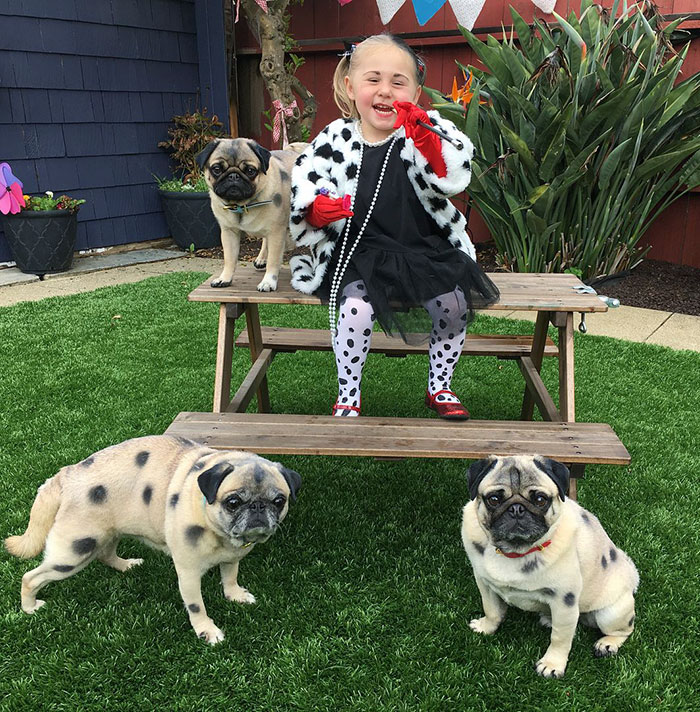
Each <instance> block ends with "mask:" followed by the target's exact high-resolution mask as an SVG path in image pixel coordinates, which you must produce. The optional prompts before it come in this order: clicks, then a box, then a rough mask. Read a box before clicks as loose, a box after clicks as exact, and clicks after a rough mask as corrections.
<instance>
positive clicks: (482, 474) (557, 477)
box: [469, 456, 569, 550]
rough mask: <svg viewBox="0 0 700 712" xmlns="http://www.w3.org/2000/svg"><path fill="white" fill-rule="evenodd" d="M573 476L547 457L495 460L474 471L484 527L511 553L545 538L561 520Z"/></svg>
mask: <svg viewBox="0 0 700 712" xmlns="http://www.w3.org/2000/svg"><path fill="white" fill-rule="evenodd" d="M568 478H569V472H568V470H567V468H566V467H565V466H564V465H562V464H561V463H559V462H556V461H555V460H550V459H549V458H544V457H504V458H496V457H493V456H492V457H491V458H488V459H486V460H480V461H479V462H477V463H474V464H473V465H472V466H471V468H470V469H469V486H470V493H471V494H472V499H474V498H475V499H476V500H477V516H478V518H479V522H480V523H481V525H482V526H483V527H484V529H485V530H486V531H487V532H488V533H489V535H490V537H491V540H492V542H493V544H494V545H495V546H497V547H502V548H504V549H508V550H515V549H518V548H521V547H527V546H530V545H531V544H533V543H534V542H536V541H537V540H538V539H540V538H542V537H543V536H544V535H545V534H546V533H547V532H548V531H549V529H551V527H552V525H553V524H554V523H555V522H556V520H557V519H558V518H559V515H560V513H561V505H562V503H563V501H564V498H565V491H566V487H567V485H568Z"/></svg>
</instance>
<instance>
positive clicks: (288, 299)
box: [167, 267, 629, 496]
mask: <svg viewBox="0 0 700 712" xmlns="http://www.w3.org/2000/svg"><path fill="white" fill-rule="evenodd" d="M489 277H491V279H492V280H493V282H494V283H495V284H496V286H497V287H498V289H499V290H500V294H501V296H500V299H499V301H498V302H496V303H495V304H492V305H491V306H489V307H487V308H486V310H485V311H487V312H489V313H493V314H494V315H497V314H498V313H499V312H501V313H502V312H512V311H522V312H536V314H537V317H536V321H535V325H534V329H533V333H532V336H522V335H520V336H505V335H484V334H468V335H467V338H466V340H465V344H464V348H463V351H462V354H463V355H489V356H497V357H499V358H503V359H514V360H516V361H517V363H518V366H519V367H520V371H521V373H522V375H523V378H524V381H525V391H524V396H523V401H522V408H521V414H520V417H521V420H520V421H514V422H503V421H473V420H471V421H466V422H462V423H456V422H450V423H446V422H444V421H440V422H436V421H435V420H434V419H431V420H428V419H416V418H413V419H409V418H384V419H381V418H366V417H364V416H362V417H361V418H360V419H357V420H360V421H362V422H363V423H364V425H362V424H358V423H354V424H353V423H347V422H343V423H340V422H338V421H350V420H353V421H354V420H356V419H354V418H352V419H351V418H336V419H331V416H329V415H327V414H324V415H314V416H291V415H283V414H276V415H272V414H271V407H270V397H269V392H268V385H267V371H268V368H269V366H270V363H271V362H272V359H273V358H274V356H275V354H276V353H280V352H294V351H298V350H325V351H331V350H332V347H331V339H330V333H329V331H328V330H327V329H325V330H314V329H289V328H279V327H269V326H267V327H263V326H262V325H261V324H260V316H259V311H258V306H259V305H260V304H320V303H321V302H320V300H319V299H318V298H317V297H314V296H310V295H306V294H302V293H301V292H298V291H296V290H295V289H293V288H292V287H291V285H290V273H289V269H288V268H283V269H282V271H281V272H280V276H279V284H278V289H277V291H275V292H258V291H257V289H256V285H257V283H258V282H259V280H260V275H259V273H258V272H257V271H256V270H254V269H253V268H251V267H249V268H245V267H243V268H241V267H239V268H238V270H237V271H236V274H235V277H234V283H233V285H231V286H230V287H225V288H214V287H211V286H210V281H211V279H207V280H206V281H205V282H203V283H202V284H201V285H200V286H198V287H197V288H196V289H195V290H194V291H192V292H191V293H190V295H189V299H190V300H191V301H196V302H215V303H218V304H219V305H220V306H219V327H218V344H217V356H216V370H215V379H214V406H213V411H214V412H213V413H211V414H208V415H207V414H203V413H181V414H180V416H178V418H176V419H175V421H174V422H173V424H172V425H171V426H170V428H169V429H168V431H167V432H171V433H175V434H180V435H186V436H187V437H192V438H194V439H199V440H200V441H201V442H209V443H210V444H211V445H212V446H213V447H224V448H225V447H231V448H238V449H240V448H242V449H250V450H253V451H255V452H275V453H285V452H294V453H311V454H313V453H318V454H357V455H373V456H382V455H384V456H389V457H391V456H393V457H395V456H399V455H403V456H405V457H440V456H442V457H481V456H484V455H485V454H490V453H495V454H525V453H528V452H530V453H532V454H535V453H536V454H541V455H546V456H549V457H556V458H557V459H560V460H561V461H563V462H567V463H569V464H571V465H573V467H572V474H573V475H574V476H581V475H582V474H583V466H584V464H585V463H586V462H610V463H616V464H626V463H628V462H629V453H628V452H627V450H626V449H625V447H624V445H622V443H621V442H620V441H619V440H618V439H617V436H616V435H615V434H614V433H613V432H612V429H611V428H610V427H609V426H607V425H604V424H590V423H585V424H577V423H576V416H575V391H574V315H575V314H576V313H587V312H605V311H607V309H608V307H607V305H606V304H605V303H604V302H603V301H602V300H601V299H599V298H598V296H597V295H595V294H586V293H579V292H577V291H576V288H577V287H578V288H580V287H583V286H585V285H583V283H582V282H581V281H580V280H579V279H578V278H577V277H576V276H575V275H571V274H511V273H500V272H495V273H491V274H489ZM241 316H245V318H246V329H245V330H244V331H243V332H242V333H241V334H240V335H239V338H238V341H237V342H236V345H237V346H240V347H245V348H248V349H250V354H251V362H252V363H251V367H250V369H249V371H248V373H247V374H246V375H245V377H244V379H243V382H242V384H241V386H240V387H239V388H238V390H237V392H236V393H235V394H234V395H233V397H232V396H231V380H232V378H231V377H232V373H231V369H232V356H233V349H234V327H235V323H236V320H237V319H239V318H240V317H241ZM550 323H551V324H553V325H554V326H555V327H556V328H557V330H558V333H559V338H558V345H557V344H555V343H554V342H553V341H552V340H551V339H549V338H548V336H547V329H548V326H549V324H550ZM371 351H372V352H375V353H376V352H380V353H384V354H387V355H393V356H404V355H409V354H416V353H427V351H428V344H427V341H426V343H425V344H424V345H419V346H411V345H407V344H405V343H404V342H403V341H402V340H400V339H395V338H389V337H387V336H386V335H384V334H383V333H375V334H373V336H372V345H371ZM545 356H548V357H553V358H557V359H558V361H559V383H558V391H559V392H558V395H559V406H558V407H557V405H556V404H555V401H554V399H553V398H552V395H551V394H550V393H549V392H548V390H547V388H546V386H545V384H544V382H543V381H542V378H541V376H540V369H541V366H542V361H543V358H544V357H545ZM256 394H257V405H258V411H259V413H260V414H263V415H259V416H256V417H255V418H253V417H252V416H253V414H246V413H245V411H246V408H247V406H248V404H249V403H250V402H251V400H252V398H253V397H254V396H255V395H256ZM535 405H536V406H537V407H538V409H539V411H540V413H541V414H542V418H543V420H544V421H545V422H544V423H539V422H538V423H528V424H527V426H526V424H525V423H524V422H523V421H531V420H532V416H533V411H534V406H535ZM264 414H268V415H264ZM268 421H269V423H268ZM370 421H372V422H371V423H370ZM273 422H274V424H275V426H274V429H275V432H276V433H277V435H276V436H275V435H274V433H273V434H272V435H270V433H266V431H265V423H268V425H272V423H273ZM246 423H247V424H249V426H250V427H246ZM283 424H286V426H287V427H286V428H284V427H281V426H282V425H283ZM484 424H487V425H484ZM518 424H520V425H518ZM584 426H585V427H584ZM368 427H372V428H373V434H374V435H375V436H376V437H375V438H374V439H373V440H368V439H367V436H368V435H369V433H370V431H369V430H365V432H364V433H362V430H361V429H360V428H368ZM426 427H429V428H438V429H439V430H435V431H434V432H433V433H432V437H433V438H435V436H437V435H438V434H439V435H440V438H438V439H437V440H435V441H434V442H435V445H434V446H433V447H432V449H431V447H430V446H429V445H428V444H426V443H425V442H423V441H422V437H423V435H424V433H426V432H427V431H425V428H426ZM329 428H332V429H333V430H332V431H331V430H329ZM331 432H333V433H335V436H336V437H334V438H333V437H331V436H330V433H331ZM224 433H225V435H224ZM256 433H257V436H256ZM329 438H330V440H329ZM421 442H422V444H421ZM362 443H364V446H363V445H362ZM368 443H369V444H368ZM290 448H291V449H290ZM389 453H390V454H389ZM572 496H575V480H572Z"/></svg>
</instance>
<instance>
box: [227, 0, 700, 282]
mask: <svg viewBox="0 0 700 712" xmlns="http://www.w3.org/2000/svg"><path fill="white" fill-rule="evenodd" d="M602 4H603V5H604V6H606V7H610V6H611V4H612V2H611V0H605V1H604V2H603V3H602ZM511 5H512V6H513V7H514V8H515V9H516V10H517V11H518V12H519V13H520V15H522V16H523V18H525V19H526V20H530V18H532V17H533V16H535V15H536V16H537V17H540V18H542V19H544V20H547V21H550V22H551V21H554V20H555V18H554V17H553V16H551V15H544V14H543V13H542V12H541V11H540V10H538V9H537V8H536V7H535V5H533V4H532V2H531V0H486V4H485V6H484V8H483V10H482V12H481V14H480V15H479V18H478V19H477V23H476V26H475V28H474V32H475V33H477V34H481V33H483V34H486V33H488V34H493V35H495V36H498V35H499V33H500V27H501V23H503V25H505V26H506V28H508V27H509V26H510V24H511V16H510V12H509V9H508V8H509V6H511ZM657 5H658V7H659V9H660V11H661V12H663V13H665V14H666V15H667V16H668V15H671V16H673V15H678V14H687V13H694V18H693V19H692V20H690V21H687V22H686V23H685V24H684V27H687V28H692V27H700V2H699V0H657ZM691 6H692V7H691ZM579 8H580V2H579V0H573V1H571V0H558V1H557V4H556V7H555V10H556V12H557V13H558V14H560V15H563V16H566V15H568V14H569V12H572V11H575V12H578V10H579ZM456 29H457V21H456V19H455V16H454V14H453V12H452V9H451V8H450V6H449V3H445V5H444V6H443V7H442V8H441V9H440V10H439V11H438V12H437V14H436V15H435V16H434V17H433V18H432V19H431V20H430V21H429V22H428V23H427V24H425V25H423V26H422V27H421V26H420V25H418V22H417V20H416V18H415V14H414V11H413V5H412V3H411V0H406V2H405V3H404V5H403V6H402V7H401V9H400V10H399V11H398V12H397V13H396V14H395V15H394V18H393V19H392V21H391V22H390V23H389V24H388V25H386V26H384V25H382V23H381V20H380V18H379V11H378V9H377V5H376V2H375V0H352V1H351V2H350V3H349V4H348V5H344V6H341V5H340V4H339V3H338V1H337V0H305V2H304V3H303V5H295V6H294V7H293V9H292V15H291V23H290V34H291V35H292V36H293V37H294V39H295V40H296V41H297V42H298V43H299V47H298V49H296V50H295V53H296V54H299V55H302V56H303V57H304V58H305V60H306V61H305V63H304V65H303V66H302V67H301V68H300V69H299V71H298V73H297V74H298V76H299V79H300V80H301V81H302V82H303V83H304V85H305V86H306V87H307V88H308V89H309V90H310V91H311V92H312V93H313V94H314V95H315V97H316V99H317V101H318V111H317V114H316V120H315V123H314V132H318V131H320V130H321V129H322V128H323V127H324V126H325V125H326V124H328V123H330V122H331V121H333V119H336V118H338V116H339V115H340V114H339V112H338V109H337V107H336V106H335V103H334V102H333V89H332V78H333V72H334V70H335V67H336V65H337V63H338V53H339V52H342V50H343V39H345V40H349V41H352V40H354V39H357V38H359V37H363V36H367V35H371V34H375V33H378V32H383V31H388V32H393V33H396V34H402V35H405V34H406V33H410V35H413V37H411V36H409V37H406V41H407V42H408V43H409V44H410V45H412V46H413V47H414V48H415V49H416V50H417V51H419V53H420V54H421V56H422V57H423V58H424V60H425V62H426V65H427V74H426V82H425V83H426V86H429V87H433V88H436V89H440V90H441V91H449V90H450V88H451V87H452V78H453V77H457V78H458V80H460V79H461V73H460V72H459V70H458V68H457V66H456V64H455V60H458V61H459V62H461V63H462V64H475V65H477V66H478V61H477V60H476V58H475V56H474V55H473V53H472V52H471V50H470V49H469V48H468V45H467V43H466V41H465V40H464V39H463V38H462V36H461V35H457V36H448V37H445V36H441V33H442V34H444V32H445V31H455V30H456ZM415 35H418V37H416V36H415ZM236 45H237V52H238V54H239V55H250V54H258V53H259V47H258V45H257V43H256V41H255V39H254V37H253V35H252V34H251V33H250V31H249V30H248V28H247V26H246V25H245V22H244V21H242V20H241V21H240V22H239V23H238V25H237V28H236ZM698 71H700V39H697V40H694V41H693V43H692V46H691V49H690V52H689V54H688V58H687V59H686V61H685V63H684V70H683V74H684V76H690V75H691V74H693V73H695V72H698ZM460 84H461V81H460ZM423 103H424V104H425V105H426V106H427V105H428V102H426V101H424V102H423ZM269 104H270V102H269V100H268V101H267V103H266V106H269ZM263 132H264V133H263V135H261V136H253V137H252V138H256V139H258V140H260V142H261V143H264V144H265V145H268V146H269V145H271V136H270V134H269V132H268V131H266V130H264V129H263ZM470 228H471V229H472V231H473V234H474V238H475V240H476V241H479V242H481V241H485V240H489V239H490V236H489V232H488V230H487V228H486V225H485V224H484V222H483V220H482V219H481V217H480V216H479V215H478V213H476V211H472V214H471V219H470ZM644 239H645V240H646V242H645V243H644V244H650V245H652V249H651V251H650V252H649V255H648V256H649V257H651V258H653V259H659V260H664V261H667V262H674V263H676V264H684V265H690V266H693V267H698V268H700V191H698V192H694V193H691V194H689V195H686V196H684V197H683V198H682V199H680V200H678V201H677V202H676V203H675V204H674V205H672V206H671V207H670V208H668V209H667V210H666V211H665V212H664V213H663V215H661V216H660V217H659V218H658V219H657V220H656V221H655V222H654V224H653V225H652V226H651V227H650V229H649V230H648V232H647V233H646V235H645V238H644Z"/></svg>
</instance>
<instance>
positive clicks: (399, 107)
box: [394, 101, 447, 178]
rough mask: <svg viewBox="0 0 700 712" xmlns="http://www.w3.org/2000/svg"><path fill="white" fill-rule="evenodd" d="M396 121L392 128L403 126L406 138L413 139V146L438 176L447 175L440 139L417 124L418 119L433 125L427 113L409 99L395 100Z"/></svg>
mask: <svg viewBox="0 0 700 712" xmlns="http://www.w3.org/2000/svg"><path fill="white" fill-rule="evenodd" d="M394 109H396V122H395V123H394V128H395V129H398V128H399V126H403V127H404V128H405V129H406V138H410V139H412V140H413V143H414V145H415V147H416V148H417V149H418V150H419V151H420V152H421V153H422V154H423V156H424V157H425V160H426V161H428V164H429V165H430V167H431V168H432V169H433V171H435V175H436V176H437V177H438V178H444V177H445V176H446V175H447V166H446V165H445V159H444V158H443V157H442V141H441V140H440V137H439V136H438V135H437V134H434V133H433V132H432V131H429V130H428V129H426V128H425V126H421V125H420V124H418V123H417V122H418V121H422V122H423V123H426V124H430V125H431V126H432V125H433V122H432V121H431V120H430V117H429V116H428V114H427V113H426V112H425V111H424V110H423V109H421V108H420V106H416V105H415V104H411V102H410V101H395V102H394Z"/></svg>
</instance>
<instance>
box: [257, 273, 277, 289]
mask: <svg viewBox="0 0 700 712" xmlns="http://www.w3.org/2000/svg"><path fill="white" fill-rule="evenodd" d="M276 290H277V277H272V276H270V275H267V274H266V275H265V276H264V277H263V278H262V280H261V281H260V283H259V284H258V292H274V291H276Z"/></svg>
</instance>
